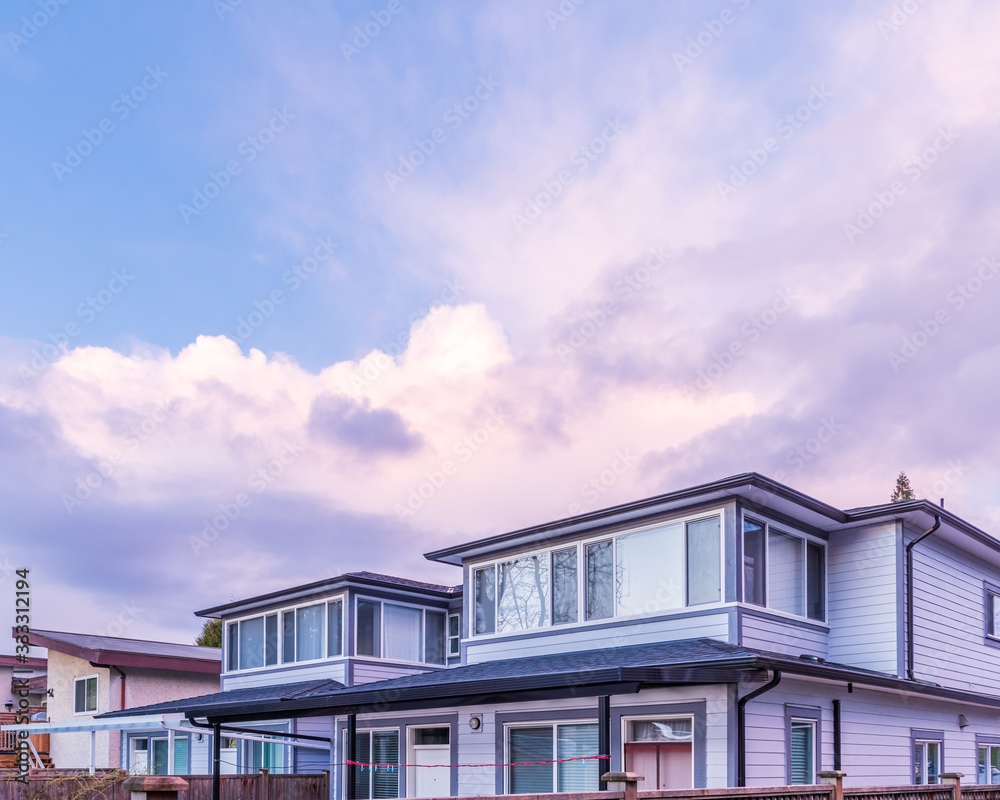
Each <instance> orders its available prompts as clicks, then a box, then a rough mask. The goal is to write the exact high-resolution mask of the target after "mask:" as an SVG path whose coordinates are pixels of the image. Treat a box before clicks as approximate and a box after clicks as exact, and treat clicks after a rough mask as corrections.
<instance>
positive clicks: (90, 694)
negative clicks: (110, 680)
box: [73, 675, 97, 714]
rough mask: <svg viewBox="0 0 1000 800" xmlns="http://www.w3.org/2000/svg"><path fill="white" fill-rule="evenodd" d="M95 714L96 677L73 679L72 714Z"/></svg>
mask: <svg viewBox="0 0 1000 800" xmlns="http://www.w3.org/2000/svg"><path fill="white" fill-rule="evenodd" d="M96 712H97V676H96V675H91V676H89V677H87V678H75V679H74V680H73V713H74V714H94V713H96Z"/></svg>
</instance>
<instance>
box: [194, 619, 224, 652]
mask: <svg viewBox="0 0 1000 800" xmlns="http://www.w3.org/2000/svg"><path fill="white" fill-rule="evenodd" d="M194 643H195V644H197V645H201V646H202V647H222V620H221V619H209V620H206V621H205V624H204V625H203V626H202V629H201V635H200V636H199V637H198V638H197V639H195V640H194Z"/></svg>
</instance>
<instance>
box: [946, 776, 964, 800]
mask: <svg viewBox="0 0 1000 800" xmlns="http://www.w3.org/2000/svg"><path fill="white" fill-rule="evenodd" d="M964 777H965V773H964V772H942V773H941V783H943V784H944V785H945V786H950V787H951V800H962V778H964Z"/></svg>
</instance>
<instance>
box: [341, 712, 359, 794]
mask: <svg viewBox="0 0 1000 800" xmlns="http://www.w3.org/2000/svg"><path fill="white" fill-rule="evenodd" d="M357 737H358V716H357V714H348V715H347V753H346V754H345V758H344V761H347V760H351V761H354V760H355V759H356V758H357V752H358V747H357ZM356 771H357V767H356V766H354V765H353V764H348V765H347V769H346V773H347V785H346V786H345V787H344V798H345V800H354V775H355V772H356Z"/></svg>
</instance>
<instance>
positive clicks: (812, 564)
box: [743, 519, 826, 622]
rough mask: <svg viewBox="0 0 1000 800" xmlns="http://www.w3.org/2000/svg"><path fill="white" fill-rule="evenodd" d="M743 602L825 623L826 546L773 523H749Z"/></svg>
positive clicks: (746, 525)
mask: <svg viewBox="0 0 1000 800" xmlns="http://www.w3.org/2000/svg"><path fill="white" fill-rule="evenodd" d="M743 601H744V602H746V603H752V604H754V605H758V606H763V607H766V608H771V609H774V610H775V611H781V612H783V613H786V614H793V615H795V616H797V617H806V618H808V619H812V620H816V621H817V622H824V621H825V620H826V546H825V545H824V544H823V543H821V542H816V541H813V540H812V539H808V538H806V537H805V536H803V535H801V534H795V533H790V532H788V531H784V530H779V529H778V528H776V527H774V526H773V525H771V524H770V523H765V522H760V521H757V520H752V519H745V520H744V521H743Z"/></svg>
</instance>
